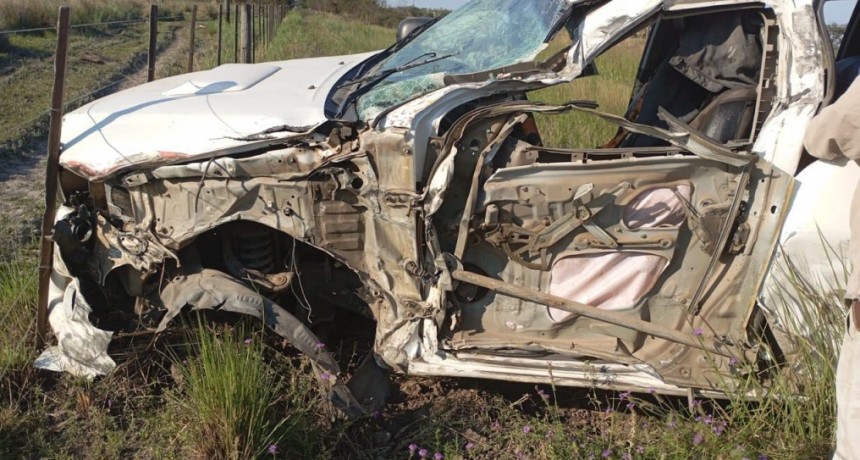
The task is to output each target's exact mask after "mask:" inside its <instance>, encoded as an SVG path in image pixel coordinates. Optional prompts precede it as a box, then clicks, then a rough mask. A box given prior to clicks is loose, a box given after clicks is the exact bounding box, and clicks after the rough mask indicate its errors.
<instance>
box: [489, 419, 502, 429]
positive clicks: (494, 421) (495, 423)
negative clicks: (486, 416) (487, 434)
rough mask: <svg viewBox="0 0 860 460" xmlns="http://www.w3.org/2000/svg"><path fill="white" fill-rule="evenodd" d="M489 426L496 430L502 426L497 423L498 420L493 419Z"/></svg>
mask: <svg viewBox="0 0 860 460" xmlns="http://www.w3.org/2000/svg"><path fill="white" fill-rule="evenodd" d="M491 426H492V428H493V429H494V430H498V429H500V428H502V425H501V424H500V423H499V421H498V420H493V424H492V425H491Z"/></svg>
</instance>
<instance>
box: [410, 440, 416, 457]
mask: <svg viewBox="0 0 860 460" xmlns="http://www.w3.org/2000/svg"><path fill="white" fill-rule="evenodd" d="M416 450H418V444H415V443H414V442H413V443H412V444H409V453H410V454H414V453H415V451H416Z"/></svg>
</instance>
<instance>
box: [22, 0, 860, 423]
mask: <svg viewBox="0 0 860 460" xmlns="http://www.w3.org/2000/svg"><path fill="white" fill-rule="evenodd" d="M822 22H823V21H822V20H821V14H820V6H819V5H818V4H817V3H814V2H812V0H770V1H763V2H751V1H741V0H724V1H699V0H674V1H673V0H475V1H473V2H471V3H469V4H467V5H466V6H464V7H462V8H460V9H458V10H456V11H454V12H453V13H451V14H449V15H448V16H446V17H444V18H443V19H441V20H439V21H436V22H429V23H426V24H424V25H421V26H419V27H417V28H416V29H415V30H414V31H412V33H411V34H410V35H409V36H407V37H406V38H404V39H402V40H400V41H398V42H397V43H396V44H395V45H393V46H392V47H390V48H389V49H386V50H384V51H381V52H377V53H369V54H362V55H355V56H342V57H326V58H317V59H304V60H295V61H287V62H271V63H262V64H251V65H224V66H221V67H218V68H216V69H213V70H209V71H204V72H197V73H192V74H187V75H182V76H177V77H172V78H166V79H163V80H160V81H155V82H152V83H149V84H145V85H142V86H139V87H137V88H133V89H130V90H127V91H123V92H120V93H118V94H114V95H111V96H108V97H105V98H103V99H100V100H97V101H95V102H93V103H91V104H89V105H86V106H84V107H82V108H80V109H78V110H76V111H74V112H72V113H70V114H68V115H67V116H66V117H65V124H64V131H63V141H62V147H63V148H62V154H61V156H60V166H61V172H60V184H61V192H62V199H63V203H64V204H63V206H62V207H61V208H60V210H59V213H58V217H57V220H56V226H55V229H54V234H53V239H54V241H55V248H56V251H55V253H56V254H57V256H56V257H55V259H54V265H53V272H52V277H51V280H52V281H51V287H50V299H51V303H50V316H49V318H50V323H51V326H52V328H53V330H54V333H55V336H56V338H57V342H58V344H57V346H55V347H52V348H50V349H49V350H47V351H46V352H45V353H44V354H43V355H42V356H41V357H40V359H39V361H38V362H37V365H39V366H42V367H46V368H51V369H56V370H63V371H68V372H72V373H75V374H79V375H88V376H94V375H98V374H104V373H109V372H111V370H112V369H113V366H114V363H113V361H112V360H111V358H110V357H109V356H108V355H107V352H106V349H107V344H108V342H109V341H110V338H111V332H107V331H105V330H102V329H110V328H109V327H107V325H108V324H113V323H111V322H109V321H107V320H106V319H105V318H109V317H116V316H120V317H123V318H129V319H128V324H132V325H133V326H130V327H131V328H132V329H133V328H159V329H163V328H164V327H166V325H167V323H168V322H169V321H170V320H171V319H172V318H174V317H175V316H176V315H177V314H178V313H179V312H180V311H181V310H182V309H216V310H224V311H231V312H239V313H247V314H250V315H254V316H257V317H259V318H261V319H263V320H264V322H265V323H266V324H267V325H268V326H269V327H270V328H271V329H273V330H274V331H275V332H277V333H278V334H280V335H282V336H283V337H285V338H287V339H288V340H289V341H290V342H291V343H292V344H293V345H294V346H295V347H296V348H297V349H299V350H300V351H302V352H303V353H305V354H307V356H308V357H309V358H310V359H311V360H312V361H313V362H314V363H315V365H316V367H317V369H318V371H319V373H320V375H324V376H325V379H324V380H326V382H327V384H328V385H330V387H331V389H332V392H331V395H332V398H333V400H334V401H335V402H337V403H339V405H340V407H342V408H344V409H345V410H347V411H349V412H353V413H360V412H366V411H369V410H372V408H374V407H376V406H378V405H379V404H382V401H383V399H384V388H385V385H382V384H380V382H381V381H382V380H384V379H385V376H386V375H387V374H386V373H387V372H389V371H394V372H400V373H406V374H411V375H432V376H463V377H480V378H490V379H504V380H511V381H523V382H539V383H549V382H553V383H554V384H555V385H561V386H588V387H591V386H600V387H606V388H623V389H631V390H646V389H652V391H657V392H662V393H667V394H687V392H688V391H689V390H690V389H695V390H697V391H702V392H718V391H719V390H720V386H719V382H721V381H723V380H722V377H721V376H723V375H729V374H730V371H729V364H728V363H729V362H730V361H732V362H734V360H741V361H743V362H745V363H750V364H751V365H752V366H753V367H755V366H773V365H779V364H780V363H779V361H780V359H784V356H785V354H786V353H787V350H786V349H787V348H790V343H789V342H790V341H789V340H787V339H786V337H789V336H790V335H791V331H789V330H787V329H786V327H785V324H786V322H785V321H784V317H783V316H781V315H786V314H791V305H788V304H786V303H785V302H782V303H780V302H779V301H776V300H772V301H771V300H769V299H770V297H772V296H768V295H766V289H765V288H764V286H765V285H767V284H768V283H770V284H771V285H775V283H778V280H774V276H771V275H770V272H771V271H772V268H771V267H772V266H773V262H774V259H775V258H776V257H777V251H776V248H777V246H778V243H779V242H780V241H782V243H783V244H784V247H785V248H786V249H785V250H794V251H797V252H798V253H804V254H807V255H809V259H810V262H809V264H808V267H810V269H812V270H814V269H815V266H816V262H815V260H816V259H815V257H816V256H815V255H814V254H813V252H814V249H813V248H812V246H814V245H811V244H808V243H809V241H813V240H814V241H818V238H819V236H818V233H817V231H818V229H820V230H821V231H822V232H824V234H825V236H826V237H828V238H829V239H830V240H831V241H832V242H834V243H837V244H839V243H841V242H843V241H845V240H847V237H848V235H847V234H848V226H847V216H848V212H847V208H848V203H845V200H844V199H834V198H830V199H828V198H827V194H828V193H831V194H833V195H834V196H836V195H835V194H836V193H837V192H838V191H839V184H840V183H841V184H846V183H851V182H846V181H849V180H853V181H854V183H856V181H857V179H856V178H857V177H858V172H857V167H856V166H854V165H853V164H851V165H832V164H825V163H822V162H817V163H814V164H812V165H810V166H807V167H805V168H802V167H801V166H802V165H804V164H805V162H804V161H803V158H804V155H805V154H804V152H803V147H802V143H801V139H802V136H803V133H804V130H805V127H806V125H807V122H808V121H809V120H810V118H811V117H812V116H813V115H814V114H815V113H816V112H817V110H819V108H820V107H821V106H822V105H824V104H826V103H827V102H828V101H829V99H831V98H832V93H833V91H834V81H833V75H834V72H833V69H834V66H835V58H834V54H833V50H832V49H831V45H830V43H829V38H828V36H827V32H826V30H825V28H824V25H823V23H822ZM640 31H647V32H648V40H647V45H646V47H645V52H644V54H643V56H642V59H641V63H640V66H639V71H638V76H637V78H636V82H635V86H634V89H633V92H632V94H631V95H630V104H629V110H628V112H627V114H626V116H624V117H620V116H614V115H609V114H606V113H603V112H601V111H599V110H598V103H599V102H600V101H596V102H597V103H594V102H591V101H572V102H570V103H568V104H564V105H546V104H542V103H539V102H534V101H530V100H529V94H530V92H531V91H533V90H536V89H540V88H545V87H548V86H551V85H558V84H564V83H567V82H570V81H572V80H574V79H577V78H587V77H588V76H589V75H591V74H593V73H594V72H595V71H596V70H597V69H595V68H594V66H593V62H594V60H595V58H596V57H597V56H599V55H601V54H602V53H604V52H605V51H607V50H608V49H610V48H611V47H612V46H614V45H616V44H618V43H619V42H621V41H622V40H624V39H625V38H627V37H628V36H630V35H631V34H634V33H637V32H640ZM571 111H576V112H582V113H585V114H587V115H589V116H594V117H600V118H601V119H603V120H605V121H607V122H609V123H613V124H616V125H618V128H619V130H618V135H617V136H615V138H613V139H606V144H605V145H602V146H598V147H594V148H587V149H569V148H562V147H559V146H552V145H544V143H543V141H542V138H541V133H540V131H539V129H538V128H537V126H538V125H537V124H536V123H535V117H534V115H535V114H536V113H540V114H545V115H546V116H552V115H556V114H564V113H567V112H571ZM807 163H808V162H807ZM801 170H802V172H800V171H801ZM840 181H842V182H840ZM834 184H836V185H834ZM801 185H802V186H801ZM834 187H836V188H835V189H834ZM840 196H841V195H840ZM828 200H829V201H833V205H832V206H831V207H829V208H828V209H826V210H821V209H820V208H821V207H820V206H816V205H815V203H821V202H824V201H828ZM819 218H820V219H819ZM816 225H817V226H818V227H816ZM792 248H794V249H792ZM339 309H346V310H349V311H351V312H353V313H354V314H360V315H365V316H367V317H369V318H371V319H372V320H373V321H375V324H376V332H375V340H374V347H373V352H372V356H371V357H370V358H371V359H368V360H366V362H365V364H364V365H362V366H361V367H360V369H359V370H358V371H357V372H356V373H355V374H354V375H352V376H347V375H344V373H343V372H342V371H341V369H340V368H339V367H338V364H337V360H336V359H335V357H334V356H333V355H332V354H330V353H329V352H328V351H327V350H326V349H325V348H324V347H322V346H320V344H319V339H318V338H317V337H316V335H315V333H314V330H315V329H316V327H317V326H318V324H319V323H322V322H324V321H325V320H326V318H329V317H330V316H331V312H332V311H336V310H339ZM334 333H337V331H334ZM763 350H772V351H770V352H767V353H766V352H764V351H763ZM780 350H782V351H780ZM380 379H381V380H380Z"/></svg>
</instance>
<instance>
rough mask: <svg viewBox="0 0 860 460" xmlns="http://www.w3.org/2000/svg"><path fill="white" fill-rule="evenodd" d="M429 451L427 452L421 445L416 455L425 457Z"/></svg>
mask: <svg viewBox="0 0 860 460" xmlns="http://www.w3.org/2000/svg"><path fill="white" fill-rule="evenodd" d="M429 453H430V452H427V449H425V448H423V447H422V448H421V449H419V450H418V456H419V457H421V458H427V454H429Z"/></svg>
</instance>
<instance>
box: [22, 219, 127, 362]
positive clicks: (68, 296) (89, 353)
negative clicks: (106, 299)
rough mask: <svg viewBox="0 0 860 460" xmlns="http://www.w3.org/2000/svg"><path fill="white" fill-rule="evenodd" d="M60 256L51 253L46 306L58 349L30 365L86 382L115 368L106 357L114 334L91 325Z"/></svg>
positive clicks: (77, 287)
mask: <svg viewBox="0 0 860 460" xmlns="http://www.w3.org/2000/svg"><path fill="white" fill-rule="evenodd" d="M65 211H66V212H68V211H70V210H69V209H68V208H67V209H66V210H65ZM59 214H60V213H58V215H59ZM59 253H60V252H59V250H55V252H54V254H55V260H54V267H53V271H52V272H51V283H50V296H49V299H51V301H50V303H49V305H48V321H49V322H50V324H51V329H52V330H53V331H54V335H55V336H56V338H57V345H54V346H52V347H50V348H48V349H47V350H45V351H44V352H42V354H41V355H39V357H38V358H36V361H35V362H34V363H33V365H34V366H35V367H36V368H38V369H45V370H50V371H55V372H68V373H69V374H72V375H74V376H76V377H84V378H87V379H93V378H95V377H97V376H99V375H107V374H110V373H111V372H113V370H114V369H115V368H116V363H115V362H114V360H113V359H111V357H110V356H108V353H107V348H108V344H109V343H110V341H111V337H112V336H113V333H112V332H109V331H103V330H101V329H98V328H97V327H95V326H93V324H92V323H91V322H90V319H89V314H90V313H91V312H92V308H91V307H90V305H89V303H88V302H87V300H86V299H85V298H84V295H83V294H82V293H81V289H80V281H79V280H78V279H76V278H71V277H70V275H69V274H68V272H67V271H66V270H65V265H64V264H63V263H62V261H61V260H60V257H59Z"/></svg>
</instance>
